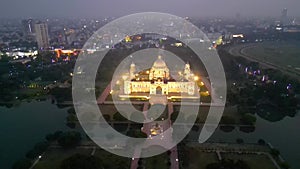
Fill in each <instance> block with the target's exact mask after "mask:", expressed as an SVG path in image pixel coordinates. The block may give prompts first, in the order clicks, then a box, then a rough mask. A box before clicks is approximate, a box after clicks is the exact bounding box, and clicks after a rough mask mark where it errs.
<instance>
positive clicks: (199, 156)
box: [184, 148, 218, 169]
mask: <svg viewBox="0 0 300 169" xmlns="http://www.w3.org/2000/svg"><path fill="white" fill-rule="evenodd" d="M186 154H187V157H186V159H184V160H186V164H188V167H187V168H189V169H205V168H206V166H207V165H208V164H211V163H215V162H218V158H217V155H216V153H206V152H202V151H201V150H199V149H197V148H189V149H188V152H187V153H186Z"/></svg>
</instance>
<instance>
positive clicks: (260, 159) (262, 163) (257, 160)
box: [222, 153, 276, 169]
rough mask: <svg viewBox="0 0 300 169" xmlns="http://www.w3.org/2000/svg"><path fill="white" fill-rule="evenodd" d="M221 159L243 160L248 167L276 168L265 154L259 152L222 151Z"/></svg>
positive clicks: (252, 168) (254, 168)
mask: <svg viewBox="0 0 300 169" xmlns="http://www.w3.org/2000/svg"><path fill="white" fill-rule="evenodd" d="M222 157H223V159H230V160H234V161H237V160H243V161H245V162H246V163H247V164H248V165H249V167H250V169H257V168H263V169H276V167H275V166H274V164H273V163H272V161H271V160H270V158H269V157H268V156H267V155H264V154H261V155H257V154H237V153H222Z"/></svg>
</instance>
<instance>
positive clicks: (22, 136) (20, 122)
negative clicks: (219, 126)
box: [0, 101, 300, 169]
mask: <svg viewBox="0 0 300 169" xmlns="http://www.w3.org/2000/svg"><path fill="white" fill-rule="evenodd" d="M66 116H67V108H65V109H59V108H57V106H56V105H53V104H51V102H50V101H44V102H31V103H22V104H21V105H20V106H18V107H13V108H5V107H0V139H1V141H0V169H10V168H11V165H12V164H13V163H14V162H15V161H16V160H18V159H21V158H24V157H25V154H26V152H27V151H29V150H31V149H32V148H33V146H34V145H35V144H36V143H37V142H40V141H42V140H43V139H44V137H45V135H46V134H48V133H53V132H55V131H57V130H67V129H69V128H68V127H67V126H66V125H65V118H66ZM256 124H257V125H256V129H255V131H254V132H253V133H244V132H241V131H239V129H238V128H236V129H235V130H234V131H232V132H230V133H225V132H223V131H221V130H217V131H216V132H215V133H214V135H213V136H212V138H211V139H210V140H213V141H222V142H224V141H228V142H235V141H236V139H237V138H242V139H244V141H245V142H252V143H256V142H257V140H258V139H261V138H262V139H264V140H266V141H267V142H270V143H271V144H272V145H273V146H274V147H275V148H277V149H279V150H280V152H281V154H282V157H283V158H284V159H285V160H287V162H288V163H289V164H290V165H291V166H292V169H299V168H300V163H299V161H300V134H299V124H300V113H298V114H297V115H296V116H295V117H293V118H290V117H285V118H284V119H283V120H281V121H279V122H269V121H266V120H264V119H262V118H260V117H259V116H257V122H256Z"/></svg>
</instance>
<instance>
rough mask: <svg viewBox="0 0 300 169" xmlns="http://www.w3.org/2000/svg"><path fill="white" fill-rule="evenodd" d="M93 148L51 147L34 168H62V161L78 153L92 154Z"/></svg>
mask: <svg viewBox="0 0 300 169" xmlns="http://www.w3.org/2000/svg"><path fill="white" fill-rule="evenodd" d="M91 152H92V150H91V149H70V150H64V149H54V148H50V149H48V150H47V151H46V153H45V154H44V155H43V158H42V159H41V160H40V161H39V162H38V163H37V165H36V166H35V167H34V169H60V164H61V162H62V161H63V160H64V159H66V158H68V157H70V156H72V155H74V154H77V153H80V154H86V155H88V154H91Z"/></svg>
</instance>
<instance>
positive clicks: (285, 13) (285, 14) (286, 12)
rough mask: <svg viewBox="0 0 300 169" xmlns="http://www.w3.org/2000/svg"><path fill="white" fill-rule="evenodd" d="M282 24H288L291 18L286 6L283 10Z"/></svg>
mask: <svg viewBox="0 0 300 169" xmlns="http://www.w3.org/2000/svg"><path fill="white" fill-rule="evenodd" d="M281 24H282V25H288V24H289V20H288V9H287V8H284V9H283V10H282V11H281Z"/></svg>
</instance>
